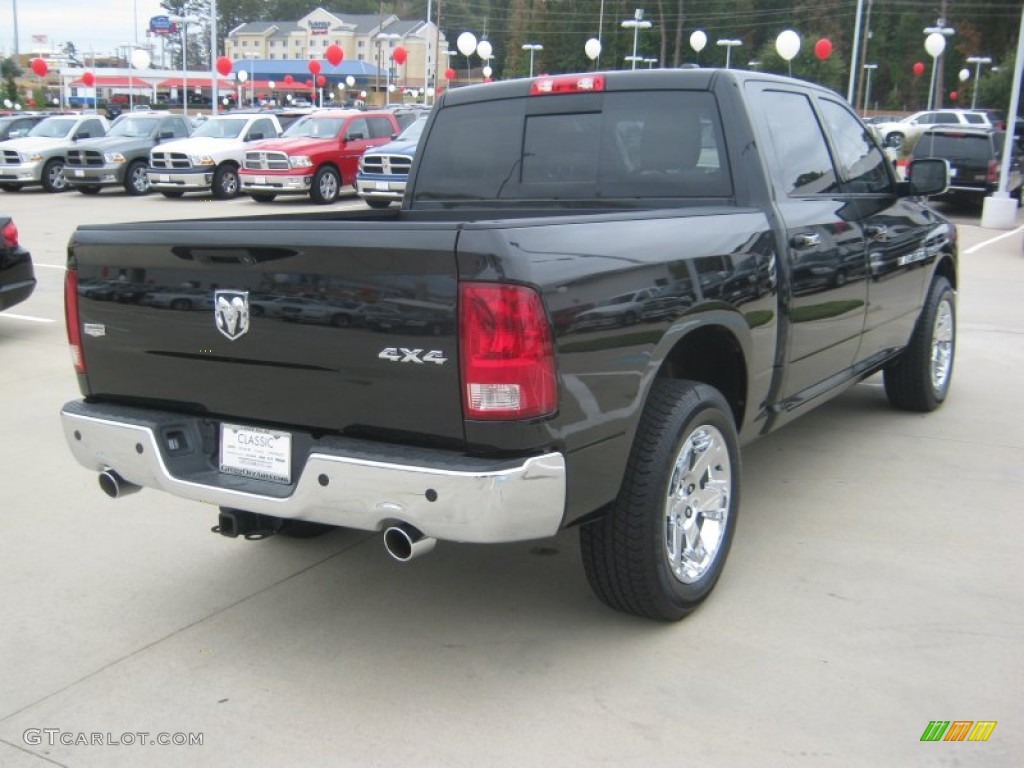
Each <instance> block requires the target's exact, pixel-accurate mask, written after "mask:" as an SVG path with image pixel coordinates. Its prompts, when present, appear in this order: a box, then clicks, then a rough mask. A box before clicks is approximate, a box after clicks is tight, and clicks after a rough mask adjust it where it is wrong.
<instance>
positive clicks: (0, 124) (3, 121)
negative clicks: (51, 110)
mask: <svg viewBox="0 0 1024 768" xmlns="http://www.w3.org/2000/svg"><path fill="white" fill-rule="evenodd" d="M47 117H49V115H45V114H38V115H35V114H19V115H4V116H3V117H0V141H7V140H8V139H18V138H21V137H22V136H27V135H28V132H29V131H31V130H32V129H33V128H34V127H35V126H36V125H38V124H39V123H41V122H42V121H43V120H45V119H46V118H47Z"/></svg>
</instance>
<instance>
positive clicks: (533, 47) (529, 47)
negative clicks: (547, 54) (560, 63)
mask: <svg viewBox="0 0 1024 768" xmlns="http://www.w3.org/2000/svg"><path fill="white" fill-rule="evenodd" d="M523 50H524V51H529V52H530V77H533V54H535V53H536V52H537V51H543V50H544V46H543V45H541V44H540V43H524V44H523Z"/></svg>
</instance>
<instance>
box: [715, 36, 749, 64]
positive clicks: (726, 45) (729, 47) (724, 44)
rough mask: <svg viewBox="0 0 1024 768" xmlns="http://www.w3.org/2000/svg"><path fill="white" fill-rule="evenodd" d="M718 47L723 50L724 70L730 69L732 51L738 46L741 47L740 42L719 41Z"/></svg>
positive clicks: (741, 43) (741, 42)
mask: <svg viewBox="0 0 1024 768" xmlns="http://www.w3.org/2000/svg"><path fill="white" fill-rule="evenodd" d="M718 45H720V46H722V47H723V48H725V68H726V69H730V65H731V64H732V49H733V48H735V47H736V46H738V45H743V41H742V40H728V39H727V40H719V41H718Z"/></svg>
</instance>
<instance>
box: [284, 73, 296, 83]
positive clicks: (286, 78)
mask: <svg viewBox="0 0 1024 768" xmlns="http://www.w3.org/2000/svg"><path fill="white" fill-rule="evenodd" d="M284 82H285V85H291V84H292V83H294V82H295V78H294V77H292V76H291V75H285V76H284Z"/></svg>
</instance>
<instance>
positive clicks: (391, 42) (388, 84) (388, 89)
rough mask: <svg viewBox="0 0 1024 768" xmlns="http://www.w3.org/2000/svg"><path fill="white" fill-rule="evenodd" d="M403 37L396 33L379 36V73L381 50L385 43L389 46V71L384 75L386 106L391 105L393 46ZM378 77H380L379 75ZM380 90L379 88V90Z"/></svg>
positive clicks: (385, 33) (384, 33)
mask: <svg viewBox="0 0 1024 768" xmlns="http://www.w3.org/2000/svg"><path fill="white" fill-rule="evenodd" d="M401 39H402V36H401V35H399V34H397V33H396V32H379V33H378V34H377V71H378V73H379V72H380V60H381V48H382V47H383V45H384V43H385V42H386V43H387V44H388V59H387V65H388V68H387V71H386V72H385V75H384V93H385V96H384V99H385V104H390V103H391V46H392V45H394V42H395V40H401ZM377 77H380V75H379V74H378V75H377ZM378 90H379V88H378Z"/></svg>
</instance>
